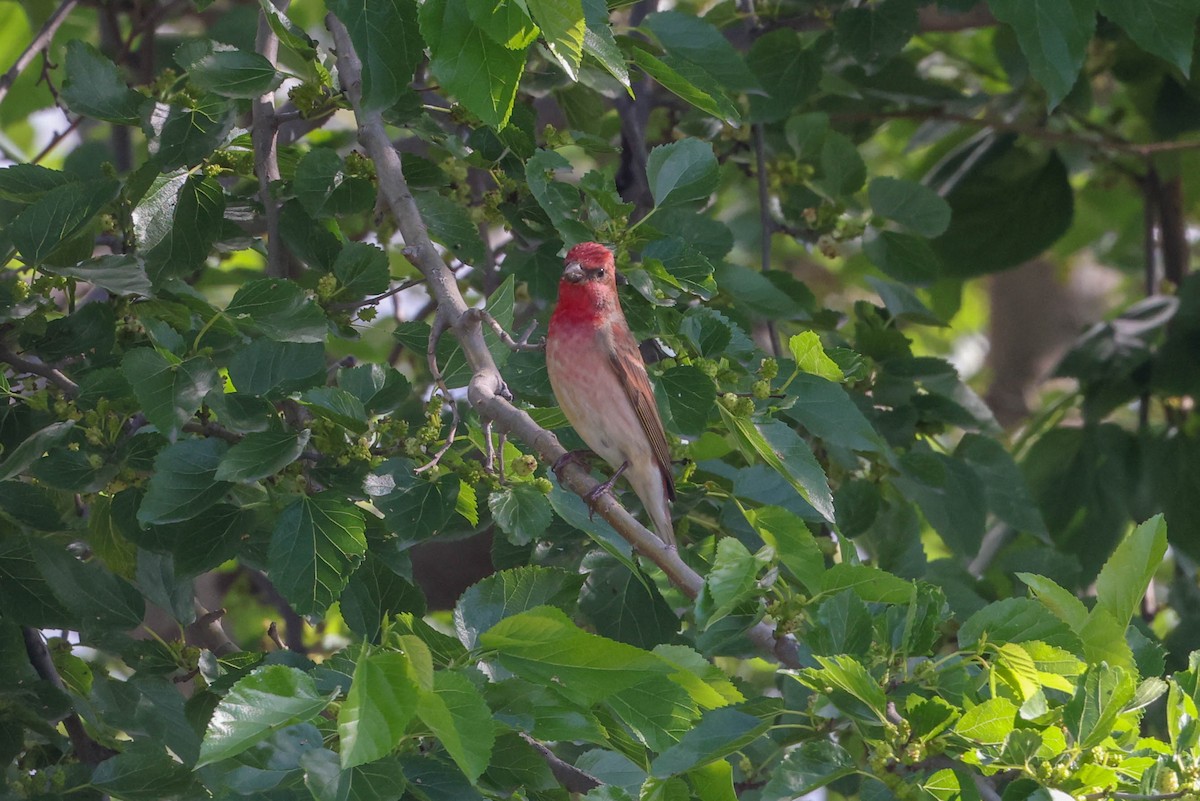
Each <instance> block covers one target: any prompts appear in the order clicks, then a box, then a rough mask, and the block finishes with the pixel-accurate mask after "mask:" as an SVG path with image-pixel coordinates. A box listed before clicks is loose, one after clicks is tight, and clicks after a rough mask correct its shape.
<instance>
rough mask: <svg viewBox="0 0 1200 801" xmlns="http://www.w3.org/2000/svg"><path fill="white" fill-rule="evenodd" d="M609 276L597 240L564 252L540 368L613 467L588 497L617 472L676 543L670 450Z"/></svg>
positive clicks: (608, 261) (612, 270) (610, 265)
mask: <svg viewBox="0 0 1200 801" xmlns="http://www.w3.org/2000/svg"><path fill="white" fill-rule="evenodd" d="M616 273H617V269H616V264H614V262H613V256H612V253H610V252H609V250H608V248H606V247H604V246H603V245H601V244H598V243H596V242H584V243H583V244H580V245H576V246H575V247H573V248H571V250H570V251H569V252H568V253H567V263H566V267H565V268H564V269H563V275H562V280H561V281H560V282H559V285H558V305H557V306H555V307H554V314H553V316H551V318H550V330H549V332H548V333H547V335H546V369H547V371H548V372H549V374H550V386H551V387H553V388H554V396H555V397H556V398H557V399H558V405H559V406H560V407H562V410H563V414H565V415H566V416H567V420H568V421H570V423H571V425H572V426H574V427H575V430H576V431H578V432H579V436H580V437H582V438H583V441H584V442H586V443H587V446H588V447H589V448H591V449H592V450H593V451H595V452H596V453H598V454H600V456H601V457H603V459H604V461H606V462H608V463H609V464H610V465H612V466H613V467H614V468H616V472H615V473H614V474H613V477H612V478H611V479H609V480H608V481H606V482H604V483H603V484H601V485H600V487H598V488H597V489H596V490H595V491H594V493H593V494H592V495H591V496H590V497H589V498H588V500H589V501H594V500H595V498H597V497H599V495H600V494H601V493H603V492H606V491H608V490H609V489H610V488H611V487H612V484H613V482H614V481H616V480H617V477H618V476H620V475H622V474H624V475H625V478H626V480H628V481H629V484H630V486H632V487H633V491H634V492H636V493H637V496H638V497H639V498H641V500H642V505H643V506H645V507H646V511H647V513H649V515H650V519H651V520H652V521H653V523H654V529H655V531H657V532H658V536H659V537H661V538H662V540H663V541H664V542H666V543H667V544H668V545H670V546H671V547H675V531H674V528H673V527H672V525H671V506H670V502H671V501H673V500H675V482H674V480H673V479H672V478H671V453H670V449H669V448H668V446H667V435H666V434H665V433H664V432H663V424H662V419H661V418H660V417H659V416H658V406H657V405H656V404H655V402H654V390H652V389H651V388H650V377H649V376H648V375H647V374H646V363H645V362H643V361H642V354H641V352H640V351H638V346H637V342H635V341H634V339H633V334H631V333H630V332H629V323H627V322H626V321H625V313H624V312H623V311H621V302H620V300H619V299H618V298H617V281H616ZM556 467H557V465H556Z"/></svg>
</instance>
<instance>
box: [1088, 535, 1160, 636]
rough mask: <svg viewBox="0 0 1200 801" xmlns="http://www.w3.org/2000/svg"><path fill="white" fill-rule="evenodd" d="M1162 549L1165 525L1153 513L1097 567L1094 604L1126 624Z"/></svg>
mask: <svg viewBox="0 0 1200 801" xmlns="http://www.w3.org/2000/svg"><path fill="white" fill-rule="evenodd" d="M1166 551H1167V524H1166V521H1165V520H1164V519H1163V516H1162V515H1155V516H1154V517H1152V518H1150V519H1149V520H1147V521H1146V522H1145V523H1142V524H1141V525H1140V526H1138V527H1137V528H1136V529H1134V530H1133V531H1132V532H1131V533H1130V534H1129V536H1127V537H1125V539H1123V540H1122V541H1121V544H1120V545H1118V546H1117V549H1116V550H1115V551H1113V554H1112V556H1110V557H1109V558H1108V561H1107V562H1105V563H1104V567H1103V568H1101V569H1100V575H1099V576H1097V577H1096V607H1097V608H1099V609H1106V610H1108V612H1110V613H1111V614H1112V616H1113V618H1114V619H1115V620H1116V621H1117V623H1118V624H1120V625H1122V626H1124V625H1127V624H1128V623H1129V621H1130V620H1131V619H1132V618H1133V615H1134V614H1135V613H1136V612H1137V610H1138V607H1139V606H1140V605H1141V601H1142V596H1143V595H1145V594H1146V587H1147V586H1148V585H1149V584H1150V579H1151V578H1153V576H1154V573H1155V571H1156V570H1158V568H1159V565H1160V564H1161V562H1162V558H1163V554H1165V553H1166Z"/></svg>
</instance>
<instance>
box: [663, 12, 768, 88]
mask: <svg viewBox="0 0 1200 801" xmlns="http://www.w3.org/2000/svg"><path fill="white" fill-rule="evenodd" d="M643 25H644V26H645V27H646V28H648V29H649V30H650V32H651V33H653V34H654V36H655V38H657V39H658V41H659V42H660V43H661V44H662V46H663V47H664V48H665V49H666V51H667V52H668V53H670V54H671V55H672V56H675V57H677V58H681V59H684V60H686V61H689V62H691V63H692V64H694V65H696V67H698V68H699V69H701V70H703V71H704V72H707V73H708V74H709V75H710V76H712V77H713V79H715V80H716V81H718V82H719V83H720V84H722V85H723V86H724V87H726V88H727V89H730V90H731V91H734V92H744V91H748V90H760V91H761V88H760V87H759V85H758V80H757V79H756V78H755V77H754V73H752V72H751V71H750V69H749V68H748V67H747V66H746V62H745V61H743V60H742V56H741V54H740V53H738V52H737V50H736V49H734V47H733V45H732V44H730V43H729V40H728V39H726V38H725V37H724V36H723V35H722V34H721V32H720V31H718V30H717V29H716V28H714V27H713V26H712V24H711V23H709V22H708V21H707V20H706V19H702V18H700V17H697V16H694V15H692V14H686V13H684V12H682V11H660V12H658V13H655V14H651V15H649V16H648V17H646V21H645V22H644V23H643Z"/></svg>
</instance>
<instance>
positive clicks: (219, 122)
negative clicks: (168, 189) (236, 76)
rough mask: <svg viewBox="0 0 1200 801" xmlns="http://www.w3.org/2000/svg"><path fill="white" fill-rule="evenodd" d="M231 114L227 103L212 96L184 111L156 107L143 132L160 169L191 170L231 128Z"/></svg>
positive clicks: (218, 143) (233, 110)
mask: <svg viewBox="0 0 1200 801" xmlns="http://www.w3.org/2000/svg"><path fill="white" fill-rule="evenodd" d="M234 112H235V108H234V105H233V104H232V103H231V102H230V101H229V100H227V99H225V98H223V97H219V96H218V95H215V94H210V95H203V96H201V97H200V98H198V99H197V100H195V101H194V102H193V103H192V105H190V106H186V107H185V106H177V105H168V104H166V103H155V104H154V106H153V108H152V109H151V110H150V112H149V115H148V116H147V117H146V118H145V119H143V121H142V129H143V130H144V131H145V133H146V136H147V138H148V139H150V153H151V154H152V155H153V156H154V160H155V162H156V163H157V164H158V166H159V169H161V170H164V171H165V170H170V169H173V168H175V167H192V166H195V165H196V164H199V163H200V162H201V161H203V160H204V159H206V158H208V156H209V155H211V154H212V152H213V151H214V150H216V149H217V147H218V146H220V145H221V143H222V142H224V141H225V136H226V134H228V133H229V130H230V128H232V127H233V121H234ZM199 177H200V176H199V175H196V176H193V178H195V179H199ZM209 180H212V179H209Z"/></svg>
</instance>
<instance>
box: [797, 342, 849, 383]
mask: <svg viewBox="0 0 1200 801" xmlns="http://www.w3.org/2000/svg"><path fill="white" fill-rule="evenodd" d="M788 350H790V351H791V352H792V358H793V359H795V360H796V367H797V368H798V369H800V370H803V371H804V372H806V373H811V374H812V375H816V376H820V377H821V378H824V379H826V380H827V381H843V380H845V375H843V374H842V368H840V367H838V366H837V362H835V361H834V360H833V359H831V358H829V357H828V356H827V355H825V348H823V347H822V346H821V337H819V336H818V335H817V334H816V332H814V331H805V332H804V333H802V334H796V335H794V336H793V337H791V338H790V339H789V340H788Z"/></svg>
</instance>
